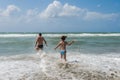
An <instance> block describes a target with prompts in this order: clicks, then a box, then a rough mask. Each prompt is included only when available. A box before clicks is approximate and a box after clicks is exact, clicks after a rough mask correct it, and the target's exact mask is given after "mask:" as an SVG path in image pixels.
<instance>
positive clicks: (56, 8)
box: [40, 1, 63, 18]
mask: <svg viewBox="0 0 120 80" xmlns="http://www.w3.org/2000/svg"><path fill="white" fill-rule="evenodd" d="M62 7H63V6H62V4H61V3H60V2H59V1H54V2H53V3H51V4H49V5H48V7H47V8H46V9H45V10H44V11H43V12H42V13H40V17H45V18H48V17H56V16H58V14H59V13H60V12H61V10H62Z"/></svg>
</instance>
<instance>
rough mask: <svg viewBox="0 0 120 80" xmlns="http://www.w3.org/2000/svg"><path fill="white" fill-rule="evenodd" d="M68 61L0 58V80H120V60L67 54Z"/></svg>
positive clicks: (52, 57) (52, 56) (55, 57)
mask: <svg viewBox="0 0 120 80" xmlns="http://www.w3.org/2000/svg"><path fill="white" fill-rule="evenodd" d="M67 60H68V61H67V62H64V61H60V59H59V55H58V54H56V55H55V54H50V53H49V54H46V53H45V54H43V55H42V57H40V56H39V55H37V54H31V55H16V56H9V57H5V56H3V57H0V80H120V68H119V66H120V64H119V63H120V59H119V58H112V57H104V56H102V55H101V56H95V55H92V56H90V55H85V54H81V55H78V54H74V55H71V54H68V56H67Z"/></svg>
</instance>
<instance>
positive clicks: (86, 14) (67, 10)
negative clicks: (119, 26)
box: [39, 1, 118, 20]
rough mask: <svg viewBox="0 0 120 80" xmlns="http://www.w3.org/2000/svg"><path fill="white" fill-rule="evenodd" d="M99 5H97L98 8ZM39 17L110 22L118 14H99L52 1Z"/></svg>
mask: <svg viewBox="0 0 120 80" xmlns="http://www.w3.org/2000/svg"><path fill="white" fill-rule="evenodd" d="M100 6H101V5H98V7H100ZM39 15H40V17H42V18H54V17H71V16H74V17H79V18H80V19H83V20H99V19H105V20H112V19H113V18H116V17H117V16H118V14H115V13H109V14H104V13H99V12H91V11H89V10H87V9H83V8H79V7H76V6H73V5H69V4H67V3H66V4H64V5H62V4H61V3H60V2H59V1H53V3H51V4H49V5H48V6H47V8H46V9H45V10H44V11H43V12H41V13H40V14H39Z"/></svg>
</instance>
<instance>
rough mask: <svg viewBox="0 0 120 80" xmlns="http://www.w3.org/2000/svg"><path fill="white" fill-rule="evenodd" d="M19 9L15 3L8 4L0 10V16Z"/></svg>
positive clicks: (10, 13)
mask: <svg viewBox="0 0 120 80" xmlns="http://www.w3.org/2000/svg"><path fill="white" fill-rule="evenodd" d="M18 11H20V8H18V7H17V6H15V5H8V6H7V8H6V9H5V10H0V16H10V15H12V14H13V13H14V12H18Z"/></svg>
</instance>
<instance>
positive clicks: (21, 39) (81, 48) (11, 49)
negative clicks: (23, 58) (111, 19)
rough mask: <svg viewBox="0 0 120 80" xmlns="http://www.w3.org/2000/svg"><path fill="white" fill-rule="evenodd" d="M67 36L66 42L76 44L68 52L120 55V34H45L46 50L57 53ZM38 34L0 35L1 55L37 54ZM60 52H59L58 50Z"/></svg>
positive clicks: (68, 48)
mask: <svg viewBox="0 0 120 80" xmlns="http://www.w3.org/2000/svg"><path fill="white" fill-rule="evenodd" d="M62 35H66V36H67V39H66V41H68V42H69V41H71V40H74V41H75V43H74V44H72V45H71V46H69V47H67V51H69V52H76V53H84V54H109V53H118V54H119V53H120V45H119V44H120V33H43V36H44V37H45V39H46V41H47V43H48V46H47V47H46V46H44V50H45V51H46V52H48V53H55V51H54V47H55V46H56V45H57V43H58V42H59V40H60V36H62ZM36 37H37V33H0V55H17V54H31V53H35V49H34V45H35V39H36ZM57 51H59V50H57Z"/></svg>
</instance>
